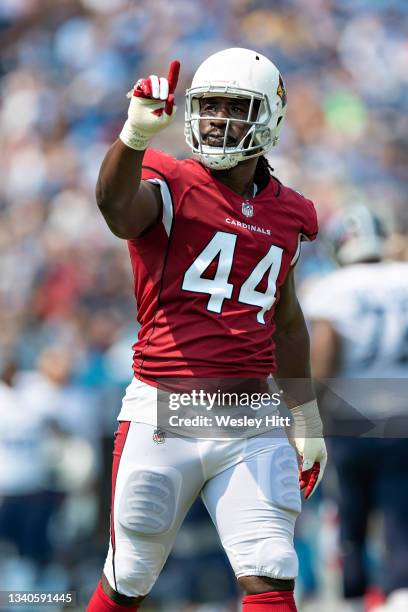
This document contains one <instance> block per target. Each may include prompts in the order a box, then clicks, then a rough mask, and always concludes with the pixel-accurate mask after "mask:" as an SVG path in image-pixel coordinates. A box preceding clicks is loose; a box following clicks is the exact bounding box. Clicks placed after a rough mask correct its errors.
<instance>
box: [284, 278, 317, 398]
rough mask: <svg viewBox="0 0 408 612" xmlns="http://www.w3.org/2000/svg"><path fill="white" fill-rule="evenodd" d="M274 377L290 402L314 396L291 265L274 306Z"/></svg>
mask: <svg viewBox="0 0 408 612" xmlns="http://www.w3.org/2000/svg"><path fill="white" fill-rule="evenodd" d="M274 320H275V325H276V332H275V335H274V341H275V345H276V348H275V355H276V363H277V372H276V375H275V378H276V379H277V381H278V382H279V384H280V385H281V388H282V389H283V390H284V392H285V394H286V396H287V397H286V399H287V403H288V406H289V407H290V408H291V407H292V406H294V405H298V404H299V403H304V402H308V401H310V400H311V399H314V391H313V386H312V382H311V370H310V341H309V333H308V331H307V327H306V323H305V319H304V316H303V313H302V309H301V308H300V304H299V301H298V299H297V295H296V290H295V279H294V270H293V269H292V270H291V271H290V272H289V274H288V276H287V278H286V280H285V283H284V284H283V286H282V287H281V291H280V297H279V302H278V304H277V307H276V310H275V317H274Z"/></svg>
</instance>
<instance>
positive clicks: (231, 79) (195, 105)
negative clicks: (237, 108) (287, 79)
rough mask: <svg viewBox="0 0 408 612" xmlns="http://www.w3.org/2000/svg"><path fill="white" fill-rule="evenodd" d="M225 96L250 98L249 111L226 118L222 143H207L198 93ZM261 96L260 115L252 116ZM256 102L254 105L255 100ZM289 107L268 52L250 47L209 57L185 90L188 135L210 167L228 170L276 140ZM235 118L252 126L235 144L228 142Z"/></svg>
mask: <svg viewBox="0 0 408 612" xmlns="http://www.w3.org/2000/svg"><path fill="white" fill-rule="evenodd" d="M215 96H217V97H218V96H225V97H228V98H246V99H248V100H249V110H248V117H247V118H246V120H244V119H235V118H226V119H225V122H226V127H225V134H224V144H223V146H222V147H211V146H208V145H204V144H203V143H202V139H201V132H200V121H201V120H202V119H210V118H211V117H206V116H204V115H200V98H204V97H215ZM257 101H259V108H258V113H257V117H256V118H255V119H252V120H251V117H252V114H253V112H252V111H253V109H254V104H257ZM255 108H256V106H255ZM285 113H286V92H285V85H284V83H283V80H282V77H281V75H280V73H279V70H278V69H277V68H276V66H275V65H274V64H273V63H272V62H271V61H270V60H269V59H268V58H267V57H265V56H264V55H261V54H260V53H257V52H256V51H251V50H249V49H240V48H233V49H225V50H224V51H220V52H219V53H215V54H214V55H211V56H210V57H209V58H208V59H206V60H205V61H204V62H203V63H202V64H201V66H199V68H198V70H197V72H196V73H195V75H194V78H193V82H192V84H191V87H190V88H189V89H187V91H186V113H185V130H184V131H185V137H186V142H187V144H188V145H189V147H190V148H191V150H192V152H193V154H194V155H195V156H196V157H197V158H198V159H199V161H201V163H203V164H204V165H205V166H207V167H209V168H213V169H215V170H226V169H228V168H233V167H234V166H236V165H237V164H238V163H239V162H241V161H244V160H246V159H249V158H251V157H258V156H259V155H262V154H264V153H266V152H267V151H269V149H270V148H271V147H273V146H275V145H276V143H277V142H278V139H279V132H280V129H281V127H282V122H283V119H284V117H285ZM231 121H240V122H244V123H246V124H247V125H248V131H247V132H246V134H245V136H244V137H243V138H242V140H241V141H240V142H239V143H238V144H237V145H236V146H232V147H231V146H228V147H227V141H228V132H229V126H230V123H231Z"/></svg>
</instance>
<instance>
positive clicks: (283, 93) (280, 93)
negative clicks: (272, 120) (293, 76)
mask: <svg viewBox="0 0 408 612" xmlns="http://www.w3.org/2000/svg"><path fill="white" fill-rule="evenodd" d="M276 94H277V95H278V96H279V97H280V99H281V100H282V106H286V90H285V85H284V84H283V80H282V77H281V75H279V85H278V89H277V90H276Z"/></svg>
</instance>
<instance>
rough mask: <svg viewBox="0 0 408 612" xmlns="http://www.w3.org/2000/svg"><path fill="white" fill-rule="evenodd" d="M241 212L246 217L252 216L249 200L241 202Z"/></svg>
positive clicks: (252, 208) (252, 209) (252, 210)
mask: <svg viewBox="0 0 408 612" xmlns="http://www.w3.org/2000/svg"><path fill="white" fill-rule="evenodd" d="M242 214H243V215H245V216H246V217H253V216H254V207H253V206H252V204H250V203H249V202H243V203H242Z"/></svg>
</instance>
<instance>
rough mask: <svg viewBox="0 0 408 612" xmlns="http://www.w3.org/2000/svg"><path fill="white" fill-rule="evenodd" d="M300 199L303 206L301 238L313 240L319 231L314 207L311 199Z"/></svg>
mask: <svg viewBox="0 0 408 612" xmlns="http://www.w3.org/2000/svg"><path fill="white" fill-rule="evenodd" d="M302 199H303V206H304V214H303V228H302V239H303V240H315V238H316V236H317V233H318V231H319V225H318V221H317V214H316V209H315V207H314V204H313V202H312V201H311V200H308V199H307V198H302Z"/></svg>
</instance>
